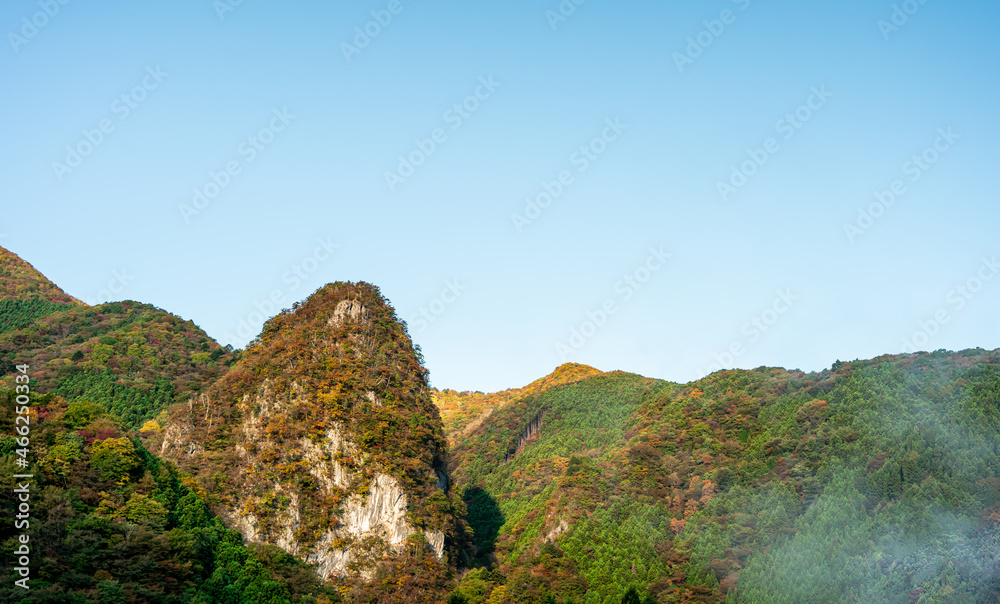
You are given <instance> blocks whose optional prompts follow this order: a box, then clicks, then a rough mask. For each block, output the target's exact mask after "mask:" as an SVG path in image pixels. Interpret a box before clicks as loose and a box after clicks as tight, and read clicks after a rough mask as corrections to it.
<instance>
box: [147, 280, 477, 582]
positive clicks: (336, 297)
mask: <svg viewBox="0 0 1000 604" xmlns="http://www.w3.org/2000/svg"><path fill="white" fill-rule="evenodd" d="M156 439H158V440H156ZM154 441H155V442H151V443H149V444H150V445H151V446H153V450H155V451H158V452H159V453H160V454H161V455H162V456H164V457H167V458H169V459H172V460H174V461H175V462H176V463H177V464H178V465H179V466H180V467H181V468H182V469H183V470H185V471H188V472H191V473H193V474H194V475H195V476H196V477H197V479H198V482H199V485H200V486H201V487H202V488H203V489H205V491H206V492H207V493H208V494H209V498H210V500H211V501H212V502H213V504H214V507H215V508H216V510H217V511H218V512H219V513H220V514H221V515H222V516H223V518H224V519H225V520H226V521H227V523H228V524H229V525H230V526H232V527H233V528H236V529H237V530H239V531H241V532H242V533H243V534H244V535H245V536H246V537H247V538H248V539H249V540H251V541H257V542H264V543H272V544H275V545H277V546H279V547H281V548H283V549H285V550H286V551H288V552H290V553H293V554H296V555H299V556H302V557H304V558H305V559H306V560H308V561H311V562H315V563H316V564H317V568H318V572H319V573H320V574H321V575H323V576H324V577H329V576H360V577H371V576H372V574H373V572H374V570H375V568H376V566H377V563H378V561H380V560H382V559H385V558H386V557H391V556H392V555H393V554H394V553H395V552H400V551H402V550H403V549H404V548H412V547H428V548H430V549H432V550H433V551H434V553H435V554H436V555H437V557H438V558H441V557H442V556H443V555H444V552H445V544H446V539H447V535H448V534H449V532H453V531H454V530H455V529H454V527H455V526H456V518H455V514H454V513H453V510H454V509H457V508H455V506H456V505H459V506H460V502H458V501H457V499H456V498H454V497H453V496H452V495H451V494H449V493H448V492H447V485H448V481H447V476H446V474H445V472H446V470H445V468H446V466H447V464H446V460H445V454H446V445H445V439H444V435H443V428H442V424H441V419H440V416H439V415H438V412H437V409H436V408H435V406H434V405H433V403H432V402H431V399H430V392H429V388H428V385H427V372H426V370H425V369H424V368H423V366H422V365H421V359H420V356H419V352H417V351H416V350H415V349H414V347H413V345H412V343H411V341H410V339H409V337H408V336H407V335H406V332H405V329H404V328H403V327H402V325H401V323H400V322H399V321H398V320H397V318H396V316H395V313H394V312H393V311H392V309H391V308H390V307H389V306H388V304H386V302H385V300H384V299H383V298H382V296H381V295H380V294H379V292H378V290H377V289H376V288H374V287H373V286H370V285H368V284H364V283H359V284H352V283H337V284H331V285H327V286H325V287H324V288H322V289H320V290H319V291H317V292H316V293H315V294H313V295H312V296H311V297H310V298H309V299H307V300H306V301H305V302H303V303H301V304H298V305H296V306H295V307H294V308H293V309H292V310H291V311H284V312H283V313H282V314H280V315H278V316H277V317H275V318H273V319H271V320H270V321H269V322H268V323H267V324H266V325H265V327H264V331H263V333H262V334H261V335H260V336H259V337H258V338H257V339H256V340H255V341H253V342H251V343H250V344H249V345H248V346H247V348H246V351H245V352H244V355H243V358H242V359H241V360H240V362H239V363H238V364H237V365H236V366H235V367H234V368H233V369H232V370H231V371H230V372H229V373H228V374H227V375H226V376H225V377H224V378H222V379H221V380H220V381H219V382H217V383H216V384H214V385H213V386H212V387H210V388H209V389H208V391H207V392H205V393H204V394H203V395H201V396H199V397H197V398H195V399H192V400H191V401H189V402H187V403H183V404H179V405H175V406H174V407H173V408H171V410H170V413H169V418H167V420H166V422H165V428H164V430H163V431H162V433H161V434H160V435H158V436H157V437H154Z"/></svg>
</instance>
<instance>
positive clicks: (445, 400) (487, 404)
mask: <svg viewBox="0 0 1000 604" xmlns="http://www.w3.org/2000/svg"><path fill="white" fill-rule="evenodd" d="M594 375H601V372H600V371H599V370H597V369H594V368H593V367H590V366H589V365H581V364H580V363H564V364H563V365H560V366H559V367H557V368H556V370H555V371H553V372H552V373H551V374H549V375H547V376H545V377H543V378H539V379H537V380H535V381H534V382H531V383H530V384H528V385H527V386H524V387H522V388H509V389H507V390H504V391H502V392H494V393H490V394H483V393H482V392H457V391H455V390H448V389H445V390H438V389H434V390H433V391H432V395H433V398H434V404H435V405H437V407H438V409H439V410H440V411H441V420H442V421H443V422H444V428H445V434H446V435H447V437H448V442H449V443H453V442H454V441H455V439H456V438H457V437H458V436H460V435H464V434H467V433H468V432H469V431H470V430H474V429H475V428H477V427H479V425H480V424H481V423H482V422H483V420H485V419H486V418H487V417H489V415H490V414H491V413H493V412H494V411H496V410H497V409H499V408H500V407H503V406H504V405H506V404H507V403H509V402H511V401H513V400H516V399H518V398H521V397H523V396H526V395H529V394H533V393H538V392H541V391H543V390H546V389H548V388H551V387H552V386H559V385H562V384H571V383H573V382H578V381H580V380H582V379H584V378H587V377H591V376H594Z"/></svg>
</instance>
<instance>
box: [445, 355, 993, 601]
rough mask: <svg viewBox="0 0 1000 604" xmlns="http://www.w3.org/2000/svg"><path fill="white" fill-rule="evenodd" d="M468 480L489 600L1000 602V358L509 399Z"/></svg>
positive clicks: (747, 375) (463, 458)
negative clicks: (999, 526)
mask: <svg viewBox="0 0 1000 604" xmlns="http://www.w3.org/2000/svg"><path fill="white" fill-rule="evenodd" d="M452 468H453V475H454V477H455V481H456V485H457V488H458V489H459V490H460V491H462V492H463V497H464V499H465V501H466V504H467V506H468V519H469V523H470V525H471V526H472V527H473V529H474V530H475V532H476V542H477V546H478V547H479V558H478V559H479V561H480V563H483V564H486V566H484V567H483V568H476V569H474V570H472V571H469V572H468V573H466V574H465V575H464V577H463V578H462V581H461V583H460V586H459V594H461V595H460V596H456V597H457V598H462V599H463V600H464V601H466V602H470V603H480V602H486V601H487V599H489V601H490V602H544V601H553V600H554V601H556V602H567V601H572V602H585V603H588V604H589V603H595V604H596V603H602V604H618V603H619V602H625V601H635V602H638V601H641V598H647V599H648V601H651V602H652V601H655V602H723V601H725V602H729V603H731V604H735V603H737V602H738V603H758V602H759V603H767V604H771V603H777V604H780V603H788V604H796V603H801V602H840V601H857V602H917V601H919V602H922V603H927V602H958V601H961V602H984V603H985V602H995V601H998V599H1000V553H998V552H1000V549H998V545H1000V528H998V524H997V523H998V521H1000V351H993V352H987V351H983V350H968V351H963V352H959V353H945V352H943V351H939V352H935V353H933V354H928V353H918V354H912V355H900V356H886V357H880V358H878V359H873V360H870V361H855V362H852V363H837V364H836V365H835V367H834V369H832V370H827V371H823V372H819V373H811V374H804V373H800V372H788V371H785V370H783V369H768V368H760V369H757V370H754V371H722V372H718V373H715V374H713V375H711V376H708V377H706V378H704V379H702V380H699V381H697V382H693V383H691V384H686V385H679V384H671V383H668V382H662V381H658V380H650V379H647V378H642V377H640V376H634V375H629V374H621V373H614V374H605V375H601V376H596V377H592V378H588V379H584V380H582V381H579V382H576V383H573V384H569V385H565V386H558V387H554V388H550V389H547V390H544V391H542V392H539V393H537V394H534V395H529V396H526V397H522V398H519V399H517V400H514V401H511V402H508V403H507V404H505V405H504V406H503V407H502V408H500V409H498V410H496V411H494V412H493V413H492V414H491V415H489V417H487V418H486V419H485V420H484V421H483V422H482V423H481V424H480V425H478V426H477V427H475V428H474V429H472V430H470V431H468V433H465V434H462V433H459V434H458V436H457V437H456V440H455V445H454V447H453V451H452ZM630 589H631V590H635V591H634V597H635V600H631V599H627V598H632V597H633V596H632V595H629V593H628V592H629V590H630ZM515 594H516V595H515ZM623 598H625V599H623Z"/></svg>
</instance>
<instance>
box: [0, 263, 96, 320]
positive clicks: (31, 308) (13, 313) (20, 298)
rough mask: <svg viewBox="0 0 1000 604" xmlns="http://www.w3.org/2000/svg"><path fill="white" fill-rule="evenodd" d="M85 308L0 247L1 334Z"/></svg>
mask: <svg viewBox="0 0 1000 604" xmlns="http://www.w3.org/2000/svg"><path fill="white" fill-rule="evenodd" d="M82 304H83V303H82V302H80V301H79V300H77V299H76V298H73V297H72V296H69V295H67V294H66V292H64V291H63V290H61V289H59V287H58V286H56V285H55V284H54V283H52V282H51V281H49V280H48V279H46V278H45V276H44V275H42V274H41V273H39V272H38V271H37V270H35V268H34V267H33V266H31V265H30V264H28V263H27V262H25V261H24V260H22V259H21V258H19V257H18V256H17V255H16V254H14V253H13V252H10V251H8V250H6V249H4V248H2V247H0V333H3V332H5V331H9V330H12V329H18V328H21V327H26V326H29V325H31V323H33V322H34V321H35V319H38V318H39V317H43V316H45V315H47V314H49V313H52V312H55V311H58V310H64V309H67V308H73V307H76V306H80V305H82Z"/></svg>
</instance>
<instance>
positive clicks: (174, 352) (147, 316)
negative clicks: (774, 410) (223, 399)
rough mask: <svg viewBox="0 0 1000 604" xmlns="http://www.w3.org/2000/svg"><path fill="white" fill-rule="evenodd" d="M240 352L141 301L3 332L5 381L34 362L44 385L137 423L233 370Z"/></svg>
mask: <svg viewBox="0 0 1000 604" xmlns="http://www.w3.org/2000/svg"><path fill="white" fill-rule="evenodd" d="M234 359H235V356H234V353H232V352H231V351H230V350H229V349H224V348H222V347H220V346H219V344H218V343H217V342H215V340H213V339H212V338H210V337H209V336H208V334H206V333H205V332H204V331H202V330H201V329H199V328H198V327H197V326H196V325H195V324H194V323H192V322H191V321H185V320H183V319H181V318H180V317H178V316H176V315H172V314H170V313H168V312H166V311H163V310H161V309H159V308H156V307H155V306H152V305H149V304H141V303H139V302H134V301H129V300H127V301H124V302H111V303H108V304H101V305H99V306H93V307H91V306H72V307H68V308H64V309H62V310H57V311H55V312H51V313H49V314H46V315H44V316H42V317H40V318H37V319H35V320H34V321H32V323H31V324H29V325H28V326H26V327H22V328H19V329H13V330H8V331H6V332H3V333H0V384H4V383H6V384H7V386H8V387H12V384H11V377H12V374H13V372H14V365H15V364H21V363H27V364H29V365H30V366H31V368H32V378H33V379H34V380H36V381H37V386H36V387H37V388H38V391H39V392H45V393H52V394H59V395H62V396H65V397H66V398H67V399H68V400H70V401H73V400H78V399H90V400H94V401H98V402H101V403H102V404H104V405H105V406H106V407H107V408H108V410H110V411H111V412H112V413H115V414H117V415H119V416H120V417H121V418H122V420H123V421H124V423H125V425H126V426H128V427H130V428H132V429H137V428H138V427H139V426H141V425H142V422H144V421H146V420H148V419H151V418H154V417H156V415H157V414H158V413H159V412H160V411H162V410H163V409H164V408H165V407H166V406H167V405H169V404H171V403H173V402H174V401H178V400H186V399H187V398H189V397H190V396H192V395H193V394H195V393H197V392H199V391H200V390H201V389H203V388H204V387H206V386H207V385H208V384H210V383H211V382H213V381H215V380H216V379H218V377H220V376H221V375H223V374H224V373H225V371H226V370H227V363H231V362H232V361H233V360H234Z"/></svg>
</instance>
